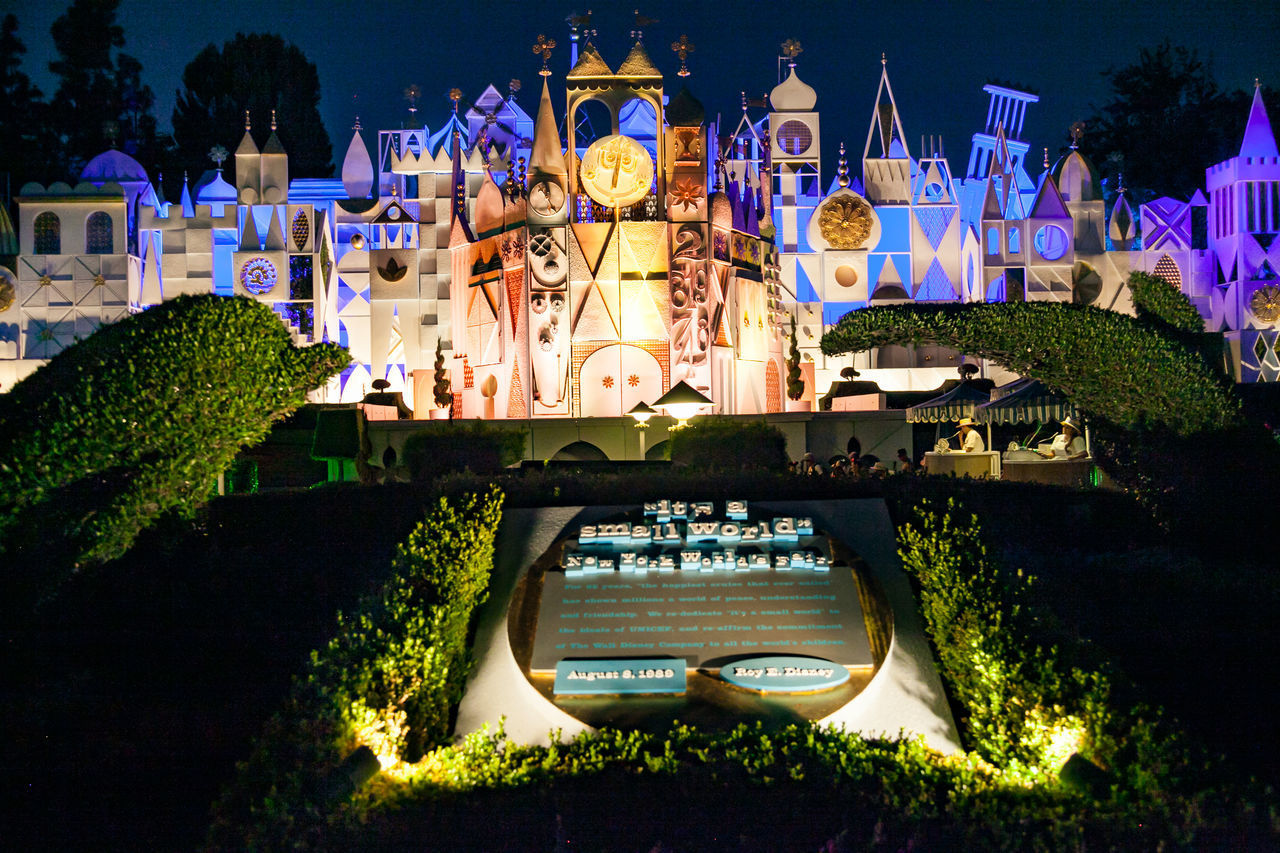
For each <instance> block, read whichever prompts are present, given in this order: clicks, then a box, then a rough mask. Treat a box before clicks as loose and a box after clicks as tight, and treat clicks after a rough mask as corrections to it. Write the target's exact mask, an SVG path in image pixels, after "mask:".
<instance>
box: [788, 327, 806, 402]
mask: <svg viewBox="0 0 1280 853" xmlns="http://www.w3.org/2000/svg"><path fill="white" fill-rule="evenodd" d="M787 396H788V397H789V398H791V399H792V400H799V399H800V398H801V397H803V396H804V379H803V378H802V377H801V375H800V347H799V346H797V345H796V318H795V317H794V316H793V317H792V318H791V348H790V349H789V350H787Z"/></svg>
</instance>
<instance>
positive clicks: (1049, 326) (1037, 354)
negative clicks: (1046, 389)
mask: <svg viewBox="0 0 1280 853" xmlns="http://www.w3.org/2000/svg"><path fill="white" fill-rule="evenodd" d="M890 344H903V345H905V344H914V345H917V346H919V345H922V344H941V345H943V346H949V347H953V348H954V349H958V350H960V351H961V352H963V353H965V354H967V355H972V356H981V357H984V358H989V359H991V360H992V361H994V362H995V363H997V364H999V365H1001V366H1002V367H1005V368H1007V369H1009V370H1012V371H1014V372H1016V373H1019V374H1022V375H1024V376H1033V377H1035V378H1036V379H1040V380H1042V381H1044V382H1045V383H1046V384H1048V385H1050V386H1052V387H1054V388H1056V389H1058V390H1059V391H1061V392H1062V393H1064V394H1066V395H1067V396H1068V397H1070V398H1071V399H1072V400H1073V401H1074V402H1075V403H1076V405H1078V406H1080V407H1081V408H1083V409H1085V410H1086V411H1088V412H1090V413H1091V414H1093V415H1095V416H1101V417H1103V418H1105V419H1107V420H1109V421H1111V422H1112V423H1115V424H1117V425H1120V426H1123V427H1142V426H1155V425H1163V426H1165V427H1167V428H1168V429H1170V430H1172V431H1173V432H1174V433H1176V434H1178V435H1184V436H1185V435H1191V434H1193V433H1197V432H1200V431H1204V430H1217V429H1229V428H1233V427H1235V426H1238V425H1239V424H1240V423H1241V421H1242V417H1243V415H1242V410H1241V406H1240V401H1239V398H1238V397H1237V396H1236V395H1235V394H1234V393H1233V392H1232V391H1231V389H1230V388H1229V387H1228V386H1227V385H1226V383H1225V380H1224V379H1223V377H1221V376H1219V375H1215V373H1214V371H1213V370H1212V369H1211V368H1210V367H1209V365H1208V364H1207V363H1206V362H1205V360H1204V359H1203V358H1201V357H1200V355H1199V354H1198V353H1196V352H1194V351H1193V350H1191V349H1189V348H1188V347H1187V346H1186V345H1185V344H1184V343H1183V341H1182V340H1180V339H1179V338H1177V337H1175V336H1172V335H1170V334H1167V333H1165V332H1164V331H1163V330H1161V329H1159V328H1155V327H1153V326H1152V325H1151V324H1149V323H1146V322H1143V321H1142V320H1138V319H1135V318H1133V317H1129V316H1127V315H1124V314H1118V313H1116V312H1114V311H1106V310H1103V309H1101V308H1094V307H1092V306H1087V305H1073V304H1066V303H1056V302H999V303H970V304H958V303H950V304H945V305H919V304H917V305H892V306H878V307H874V308H863V309H860V310H857V311H851V312H849V313H848V314H846V315H845V316H844V317H843V318H841V320H840V322H839V323H837V324H836V325H835V327H834V328H832V329H831V330H830V331H829V332H827V333H826V334H825V335H823V336H822V351H823V352H824V353H826V354H827V355H841V354H844V353H848V352H861V351H863V350H868V349H871V348H873V347H879V346H887V345H890Z"/></svg>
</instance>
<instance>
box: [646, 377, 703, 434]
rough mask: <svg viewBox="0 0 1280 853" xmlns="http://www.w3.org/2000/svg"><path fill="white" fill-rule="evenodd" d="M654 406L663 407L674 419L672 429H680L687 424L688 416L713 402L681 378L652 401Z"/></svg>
mask: <svg viewBox="0 0 1280 853" xmlns="http://www.w3.org/2000/svg"><path fill="white" fill-rule="evenodd" d="M653 405H654V407H655V408H658V409H664V410H665V411H666V413H667V414H668V415H670V416H671V417H673V418H675V419H676V424H675V426H673V427H672V429H680V428H681V427H687V426H688V425H689V423H688V421H689V418H691V417H693V416H694V415H696V414H698V410H699V409H701V408H704V407H706V406H711V405H714V402H713V401H712V400H711V399H709V398H708V397H706V396H705V395H704V394H702V393H701V392H699V391H698V390H697V389H696V388H694V387H693V386H692V385H690V384H689V383H688V382H685V381H684V380H683V379H681V380H680V381H679V382H677V383H676V384H675V385H673V386H671V390H670V391H668V392H667V393H665V394H663V395H662V396H661V397H659V398H658V399H656V400H654V401H653Z"/></svg>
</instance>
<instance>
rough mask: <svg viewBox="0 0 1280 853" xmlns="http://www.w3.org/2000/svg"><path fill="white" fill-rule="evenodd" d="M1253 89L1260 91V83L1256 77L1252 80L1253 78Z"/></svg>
mask: <svg viewBox="0 0 1280 853" xmlns="http://www.w3.org/2000/svg"><path fill="white" fill-rule="evenodd" d="M1253 88H1255V89H1260V88H1262V81H1261V80H1259V79H1258V78H1257V77H1254V78H1253Z"/></svg>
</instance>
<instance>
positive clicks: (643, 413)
mask: <svg viewBox="0 0 1280 853" xmlns="http://www.w3.org/2000/svg"><path fill="white" fill-rule="evenodd" d="M627 414H628V415H630V416H631V417H633V418H634V419H635V422H636V429H637V430H639V431H640V461H642V462H643V461H644V458H645V456H644V431H645V430H647V429H648V428H649V418H651V417H653V416H654V415H656V414H658V410H657V409H654V408H651V407H650V406H649V405H647V404H646V403H645V402H644V401H643V400H641V401H640V402H639V403H636V406H635V408H634V409H632V410H631V411H629V412H627Z"/></svg>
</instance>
